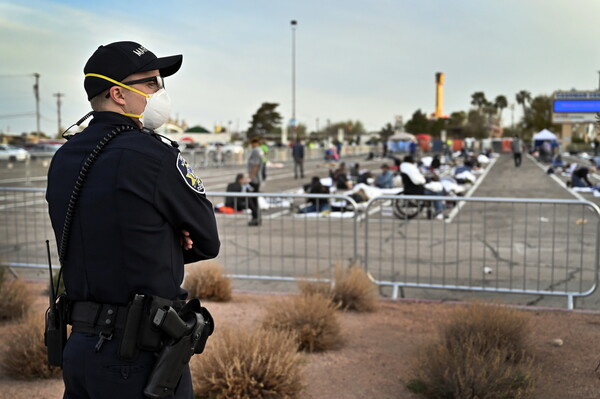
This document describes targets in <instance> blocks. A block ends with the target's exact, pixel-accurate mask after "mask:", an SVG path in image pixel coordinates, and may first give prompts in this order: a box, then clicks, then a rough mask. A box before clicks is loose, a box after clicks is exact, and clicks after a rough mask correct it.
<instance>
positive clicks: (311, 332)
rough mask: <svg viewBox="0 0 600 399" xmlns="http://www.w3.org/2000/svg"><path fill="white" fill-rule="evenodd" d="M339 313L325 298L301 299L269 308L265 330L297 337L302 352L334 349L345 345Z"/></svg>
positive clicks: (264, 321)
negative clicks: (341, 333)
mask: <svg viewBox="0 0 600 399" xmlns="http://www.w3.org/2000/svg"><path fill="white" fill-rule="evenodd" d="M335 310H336V307H335V305H334V304H333V303H332V302H331V300H330V299H329V298H326V297H324V296H323V295H320V294H312V295H299V296H297V297H294V298H292V299H290V300H287V301H280V302H278V303H275V304H272V305H271V306H269V307H268V309H267V314H266V316H265V319H264V320H263V327H264V328H267V329H276V330H282V331H288V332H290V333H293V334H295V335H296V339H297V343H298V349H300V350H305V351H308V352H321V351H325V350H328V349H334V348H337V347H339V346H340V345H341V335H340V325H339V322H338V319H337V317H336V314H335Z"/></svg>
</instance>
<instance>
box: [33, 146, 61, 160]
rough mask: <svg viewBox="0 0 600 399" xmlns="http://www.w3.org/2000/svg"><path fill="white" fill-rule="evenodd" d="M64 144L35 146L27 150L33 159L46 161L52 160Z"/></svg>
mask: <svg viewBox="0 0 600 399" xmlns="http://www.w3.org/2000/svg"><path fill="white" fill-rule="evenodd" d="M61 146H62V144H35V145H33V146H31V147H30V148H28V149H27V151H29V154H30V155H31V159H32V160H35V159H46V158H52V157H53V156H54V154H55V153H56V151H58V149H59V148H60V147H61Z"/></svg>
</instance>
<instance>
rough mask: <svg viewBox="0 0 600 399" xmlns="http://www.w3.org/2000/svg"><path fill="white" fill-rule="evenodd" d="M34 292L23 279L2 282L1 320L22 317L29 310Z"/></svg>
mask: <svg viewBox="0 0 600 399" xmlns="http://www.w3.org/2000/svg"><path fill="white" fill-rule="evenodd" d="M32 301H33V294H32V292H31V289H30V287H29V286H28V285H27V283H25V282H24V281H23V280H18V279H17V280H11V281H1V282H0V320H14V319H19V318H22V317H23V316H25V315H26V314H27V312H29V309H30V308H31V303H32Z"/></svg>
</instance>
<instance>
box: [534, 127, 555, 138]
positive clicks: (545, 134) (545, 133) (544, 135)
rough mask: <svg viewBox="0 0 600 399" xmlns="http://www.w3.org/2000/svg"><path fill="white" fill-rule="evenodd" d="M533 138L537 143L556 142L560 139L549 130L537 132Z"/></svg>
mask: <svg viewBox="0 0 600 399" xmlns="http://www.w3.org/2000/svg"><path fill="white" fill-rule="evenodd" d="M532 138H533V140H535V141H546V140H548V141H556V140H557V139H558V138H557V137H556V135H555V134H554V133H552V132H551V131H550V130H548V129H544V130H542V131H539V132H537V133H536V134H534V135H533V137H532Z"/></svg>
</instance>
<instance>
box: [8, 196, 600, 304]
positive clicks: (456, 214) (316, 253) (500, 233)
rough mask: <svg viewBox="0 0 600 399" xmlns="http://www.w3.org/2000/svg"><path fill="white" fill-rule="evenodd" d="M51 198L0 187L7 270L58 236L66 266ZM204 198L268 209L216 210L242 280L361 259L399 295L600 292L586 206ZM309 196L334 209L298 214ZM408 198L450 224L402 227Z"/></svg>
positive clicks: (595, 225) (40, 263)
mask: <svg viewBox="0 0 600 399" xmlns="http://www.w3.org/2000/svg"><path fill="white" fill-rule="evenodd" d="M44 194H45V190H44V189H39V188H38V189H36V188H0V263H1V264H3V265H7V266H10V267H21V268H30V269H46V268H47V267H48V261H47V254H46V248H45V240H46V239H49V240H50V242H51V248H52V254H53V261H52V262H53V265H55V267H56V265H58V260H57V254H56V250H55V248H56V243H55V240H54V234H53V231H52V228H51V226H50V221H49V218H48V212H47V204H46V201H45V198H44ZM207 195H208V197H209V199H210V200H211V201H212V202H213V204H215V206H216V209H221V210H226V209H227V208H222V207H220V206H219V205H222V203H223V202H224V200H225V198H226V197H232V198H233V199H234V200H241V199H242V198H246V197H258V201H259V202H260V203H261V205H262V206H261V208H263V209H262V224H261V225H260V226H248V222H249V221H250V213H249V211H248V210H244V211H241V212H235V211H233V212H231V211H232V210H231V209H229V211H230V212H231V213H224V212H217V213H216V217H217V223H218V228H219V236H220V239H221V242H222V246H221V252H220V254H219V256H218V257H217V260H218V261H219V262H220V263H221V264H223V266H224V268H225V272H226V273H227V274H228V275H230V276H232V277H234V278H240V279H258V280H274V281H294V280H296V279H298V278H325V279H327V278H330V277H331V276H332V274H333V269H334V266H335V265H336V264H341V265H344V266H347V265H348V264H350V263H351V262H355V263H357V264H362V265H363V266H364V267H365V269H366V270H367V271H368V272H369V273H370V275H371V276H372V277H373V279H374V280H375V281H376V283H377V284H379V285H381V286H390V287H392V297H394V298H396V297H398V291H399V290H401V289H402V288H404V287H415V288H439V289H446V290H467V291H480V292H497V293H522V294H536V295H554V296H566V297H567V298H568V306H569V308H572V307H573V302H574V298H575V297H578V296H586V295H590V294H591V293H593V292H594V291H595V289H596V286H597V284H598V266H599V254H598V251H599V249H598V248H599V245H598V244H599V239H600V234H599V227H600V210H599V209H598V207H597V206H596V205H595V204H593V203H591V202H587V201H570V200H544V199H514V198H505V199H502V198H463V197H436V196H408V195H406V196H392V195H386V196H380V197H377V198H375V199H371V200H370V201H369V202H367V203H361V204H356V203H355V201H354V200H353V199H352V198H351V197H348V196H344V195H316V194H314V195H312V194H311V195H309V194H288V193H229V192H210V193H208V194H207ZM310 197H313V198H319V199H322V200H324V201H329V202H331V203H332V204H333V208H332V210H331V211H330V212H324V213H311V214H298V213H297V212H298V206H299V205H302V204H305V203H306V201H307V199H308V198H310ZM406 199H409V200H414V201H434V200H447V201H452V202H454V204H455V206H454V208H453V209H452V210H451V212H450V213H449V216H450V218H449V219H447V220H445V222H444V221H441V220H429V219H427V217H426V212H421V213H420V214H419V215H417V216H416V217H415V218H413V219H410V220H408V219H401V218H398V217H397V215H395V212H394V211H395V209H396V208H395V206H394V205H395V204H397V203H398V202H397V201H399V200H400V201H403V200H406ZM355 209H359V210H360V212H354V210H355ZM396 213H398V212H396Z"/></svg>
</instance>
